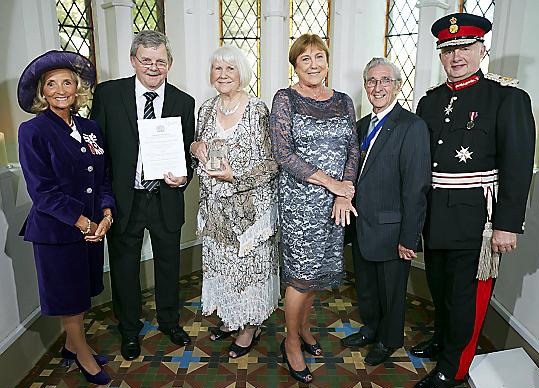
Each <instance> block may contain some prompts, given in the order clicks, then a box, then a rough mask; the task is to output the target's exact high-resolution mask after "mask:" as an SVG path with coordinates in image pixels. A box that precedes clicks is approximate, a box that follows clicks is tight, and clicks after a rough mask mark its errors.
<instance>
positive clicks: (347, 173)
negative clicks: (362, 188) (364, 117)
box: [342, 96, 359, 184]
mask: <svg viewBox="0 0 539 388" xmlns="http://www.w3.org/2000/svg"><path fill="white" fill-rule="evenodd" d="M346 110H347V114H348V117H349V118H350V125H351V126H352V136H351V137H350V140H349V142H348V149H347V151H348V158H347V160H346V164H345V166H344V174H343V178H342V179H343V180H345V181H352V182H354V184H355V182H356V179H357V173H358V171H357V170H358V167H359V142H358V137H357V128H356V113H355V110H354V103H353V102H352V99H351V98H350V97H349V96H346Z"/></svg>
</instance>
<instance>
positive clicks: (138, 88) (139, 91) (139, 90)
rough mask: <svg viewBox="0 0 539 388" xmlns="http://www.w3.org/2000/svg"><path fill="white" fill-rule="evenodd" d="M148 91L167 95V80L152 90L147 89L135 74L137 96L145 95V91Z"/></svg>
mask: <svg viewBox="0 0 539 388" xmlns="http://www.w3.org/2000/svg"><path fill="white" fill-rule="evenodd" d="M146 92H156V93H157V95H158V96H159V97H164V96H165V82H163V83H162V84H161V86H159V87H158V88H157V89H155V90H150V89H147V88H146V87H145V86H144V85H142V82H140V81H139V79H138V78H137V76H135V96H136V97H137V98H139V97H144V93H146Z"/></svg>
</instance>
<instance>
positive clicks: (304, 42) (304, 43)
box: [288, 34, 329, 68]
mask: <svg viewBox="0 0 539 388" xmlns="http://www.w3.org/2000/svg"><path fill="white" fill-rule="evenodd" d="M309 46H313V47H316V48H318V49H320V50H322V51H323V52H324V53H326V61H327V63H329V49H328V46H327V45H326V43H325V42H324V41H323V40H322V38H320V37H319V36H318V35H316V34H303V35H301V36H300V37H299V38H297V39H296V40H295V41H294V43H293V44H292V47H290V51H289V52H288V62H290V64H291V65H292V67H294V68H295V67H296V60H297V59H298V57H299V56H300V55H301V54H303V53H304V52H305V50H307V48H308V47H309Z"/></svg>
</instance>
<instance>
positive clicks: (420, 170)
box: [342, 58, 430, 365]
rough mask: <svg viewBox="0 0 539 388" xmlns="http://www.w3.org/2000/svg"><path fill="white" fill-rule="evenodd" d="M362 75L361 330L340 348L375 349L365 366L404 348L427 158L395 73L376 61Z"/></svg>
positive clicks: (357, 241)
mask: <svg viewBox="0 0 539 388" xmlns="http://www.w3.org/2000/svg"><path fill="white" fill-rule="evenodd" d="M363 78H364V81H365V85H364V86H365V90H366V93H367V97H368V98H369V101H370V103H371V104H372V107H373V112H372V114H369V115H367V116H365V117H363V118H362V119H361V120H359V121H358V123H357V129H358V134H359V136H360V138H361V139H363V140H362V143H361V162H360V171H359V175H358V181H357V185H356V196H355V206H356V209H357V213H358V216H357V217H356V225H355V226H356V236H355V238H353V239H352V250H353V256H354V270H355V274H356V289H357V297H358V306H359V313H360V316H361V319H362V321H363V323H364V326H362V327H361V329H360V331H359V332H358V333H355V334H352V335H350V336H348V337H346V338H343V340H342V344H343V345H344V346H346V347H362V346H365V345H368V344H371V343H372V344H374V346H373V347H372V349H371V350H370V351H369V353H368V354H367V356H366V357H365V363H366V364H368V365H378V364H380V363H382V362H384V361H385V360H387V359H388V358H389V357H390V356H391V354H393V352H394V351H395V349H397V348H400V347H401V346H402V345H403V343H404V311H405V299H406V285H407V280H408V273H409V270H410V261H411V260H412V259H413V258H415V257H416V251H417V248H418V246H419V242H420V235H421V229H422V227H423V222H424V219H425V211H426V207H427V198H426V194H427V191H428V189H429V185H430V153H429V135H428V130H427V126H426V124H425V122H424V121H423V120H421V119H420V118H419V117H417V116H416V115H414V114H413V113H411V112H409V111H407V110H405V109H403V108H402V107H401V105H400V104H399V103H398V102H397V94H398V93H399V91H400V87H401V84H402V81H401V75H400V70H399V69H398V68H397V67H396V66H395V65H394V64H393V63H391V62H389V61H388V60H387V59H385V58H373V59H372V60H371V61H370V62H369V63H368V64H367V66H366V67H365V70H364V72H363Z"/></svg>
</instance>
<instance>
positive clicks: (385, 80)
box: [365, 77, 396, 88]
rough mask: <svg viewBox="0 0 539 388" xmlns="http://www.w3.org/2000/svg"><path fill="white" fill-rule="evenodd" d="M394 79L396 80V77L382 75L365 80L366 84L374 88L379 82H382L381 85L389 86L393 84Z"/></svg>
mask: <svg viewBox="0 0 539 388" xmlns="http://www.w3.org/2000/svg"><path fill="white" fill-rule="evenodd" d="M393 81H396V79H394V78H389V77H382V78H380V79H376V78H369V79H368V80H367V81H365V85H367V86H368V87H369V88H374V87H375V86H376V85H377V84H378V82H380V85H382V86H389V84H391V82H393Z"/></svg>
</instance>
